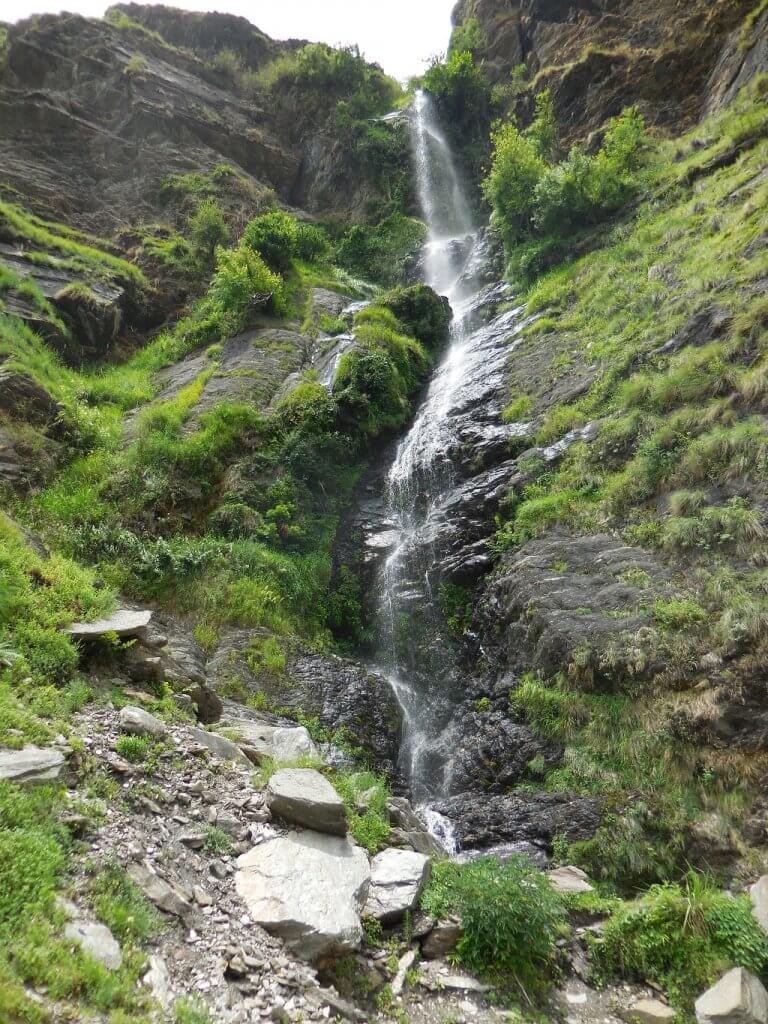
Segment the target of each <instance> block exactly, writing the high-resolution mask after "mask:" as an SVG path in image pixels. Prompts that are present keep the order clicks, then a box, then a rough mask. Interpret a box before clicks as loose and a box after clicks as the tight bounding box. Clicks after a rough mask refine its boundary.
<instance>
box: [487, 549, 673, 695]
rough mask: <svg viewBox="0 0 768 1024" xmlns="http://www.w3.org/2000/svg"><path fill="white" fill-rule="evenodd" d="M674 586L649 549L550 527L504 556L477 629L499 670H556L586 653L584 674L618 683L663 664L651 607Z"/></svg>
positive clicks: (496, 669) (603, 680)
mask: <svg viewBox="0 0 768 1024" xmlns="http://www.w3.org/2000/svg"><path fill="white" fill-rule="evenodd" d="M670 592H671V591H670V584H669V572H668V570H667V569H666V568H665V567H664V566H663V565H662V564H661V563H660V562H659V561H657V559H656V558H655V557H654V556H653V555H651V554H649V553H648V552H646V551H643V550H642V549H640V548H633V547H629V546H628V545H626V544H623V543H622V542H621V541H619V540H617V539H616V538H615V537H611V536H609V535H608V534H597V535H593V536H586V537H574V536H572V535H571V534H569V533H568V532H567V531H565V530H561V529H557V530H551V531H549V532H548V533H547V534H545V535H544V536H543V537H541V538H539V539H538V540H534V541H529V542H528V543H527V544H524V545H523V546H522V547H521V548H518V549H516V550H515V551H512V552H510V553H509V554H508V555H507V556H506V557H505V559H504V561H503V562H502V565H501V567H500V571H499V572H498V574H497V575H496V576H495V577H494V578H493V580H491V581H490V582H489V583H488V585H487V586H486V588H485V592H484V594H483V595H482V597H481V600H480V603H479V605H478V610H477V613H476V616H475V622H474V624H473V630H475V631H476V632H477V634H478V643H479V645H480V646H481V647H482V649H483V651H484V653H485V655H486V657H487V658H488V661H489V663H491V664H493V665H494V672H496V673H497V674H499V675H500V674H503V672H504V671H505V670H509V669H512V670H513V671H518V670H519V671H525V670H527V669H530V668H531V667H532V666H533V667H535V668H538V669H540V670H541V671H542V672H544V673H545V674H553V673H555V672H558V671H561V670H563V669H565V668H567V667H568V666H569V665H570V664H571V663H572V662H573V658H574V654H575V652H577V651H579V652H581V655H580V657H581V661H583V662H584V663H583V664H580V668H581V670H582V672H583V673H584V675H585V676H587V675H591V676H592V679H593V682H600V681H602V682H603V683H604V684H605V685H608V686H611V685H613V684H614V683H615V682H616V681H617V680H620V679H621V678H622V677H623V675H624V674H628V673H632V674H634V675H635V676H636V677H637V676H639V675H642V674H644V673H651V672H653V671H654V669H655V668H658V666H657V665H656V664H655V662H654V659H653V657H652V653H653V649H654V647H653V637H654V634H653V631H652V629H651V628H650V626H651V615H650V612H649V610H648V608H649V605H650V604H652V603H653V599H654V597H655V596H658V595H660V594H669V593H670ZM643 630H645V633H643V632H642V631H643ZM638 636H639V639H638Z"/></svg>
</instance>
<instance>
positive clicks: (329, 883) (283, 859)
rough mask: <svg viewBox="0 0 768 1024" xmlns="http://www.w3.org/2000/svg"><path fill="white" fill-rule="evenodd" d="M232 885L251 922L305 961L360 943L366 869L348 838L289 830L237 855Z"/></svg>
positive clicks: (367, 879) (367, 877) (363, 858)
mask: <svg viewBox="0 0 768 1024" xmlns="http://www.w3.org/2000/svg"><path fill="white" fill-rule="evenodd" d="M237 866H238V871H237V874H236V875H235V885H236V888H237V892H238V894H239V895H240V897H241V898H242V899H243V900H244V901H245V903H246V905H247V907H248V911H249V913H250V915H251V917H252V918H253V920H254V921H255V922H256V923H257V924H260V925H261V926H262V927H263V928H265V929H266V930H267V931H268V932H270V933H271V934H272V935H277V936H279V937H280V938H281V939H283V941H284V942H285V943H286V945H287V946H288V947H289V948H290V949H291V950H293V952H294V953H295V954H296V955H297V956H299V957H301V958H302V959H305V960H315V959H318V958H319V957H322V956H327V955H334V954H344V953H347V952H349V951H351V950H354V949H356V948H357V947H358V946H359V945H360V941H361V939H362V934H363V932H362V925H361V923H360V913H361V911H362V908H363V906H364V905H365V898H366V895H367V892H368V885H369V882H370V876H371V870H370V866H369V864H368V857H367V855H366V854H365V851H363V850H361V849H360V848H359V847H356V846H353V845H352V843H350V842H349V840H348V839H341V838H339V837H336V836H329V835H322V834H320V833H317V832H308V831H302V832H291V833H289V834H288V835H287V836H281V837H279V838H277V839H272V840H270V841H269V842H266V843H262V844H261V845H260V846H257V847H255V848H254V849H253V850H251V851H250V853H246V854H243V856H242V857H240V858H239V859H238V862H237Z"/></svg>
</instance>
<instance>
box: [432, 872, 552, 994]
mask: <svg viewBox="0 0 768 1024" xmlns="http://www.w3.org/2000/svg"><path fill="white" fill-rule="evenodd" d="M422 907H423V908H424V910H426V912H427V913H428V914H432V915H433V916H435V917H438V918H440V917H446V916H449V915H451V914H454V915H457V916H458V917H459V918H460V919H461V922H462V927H463V934H462V937H461V939H460V940H459V944H458V946H457V947H456V953H455V956H456V959H457V960H458V961H459V962H460V963H461V964H463V965H464V966H465V967H467V968H468V969H469V970H472V971H476V972H478V973H479V974H481V975H483V976H485V977H489V978H491V979H492V980H493V981H494V982H496V983H498V984H501V985H508V986H509V987H511V988H515V989H517V991H518V993H519V994H520V995H521V996H522V997H523V998H524V999H526V1000H527V1001H529V1002H532V1001H537V1000H539V999H541V998H543V997H544V996H545V994H546V991H547V989H548V986H549V984H550V982H551V981H552V979H553V978H554V977H555V975H556V943H557V941H558V939H560V938H561V937H562V936H563V934H564V933H565V932H566V930H567V929H566V916H565V910H564V907H563V904H562V901H561V900H560V898H559V896H557V894H556V893H555V892H554V890H553V889H552V887H551V886H550V884H549V881H548V880H547V879H546V878H545V877H544V875H542V874H541V873H540V872H538V871H536V869H535V868H533V867H532V866H531V865H530V863H529V862H528V861H526V860H525V859H524V858H521V857H512V858H511V859H510V860H509V861H508V862H507V863H505V864H500V863H499V861H497V860H494V859H493V858H490V857H489V858H483V859H480V860H476V861H472V862H470V863H468V864H456V863H455V862H452V861H440V862H438V863H436V864H435V865H434V866H433V872H432V878H431V880H430V882H429V884H428V886H427V889H426V891H425V893H424V896H423V897H422Z"/></svg>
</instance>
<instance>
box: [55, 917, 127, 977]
mask: <svg viewBox="0 0 768 1024" xmlns="http://www.w3.org/2000/svg"><path fill="white" fill-rule="evenodd" d="M64 935H65V937H66V938H67V939H70V940H71V941H72V942H75V943H77V945H78V946H79V947H80V948H81V949H82V951H83V952H84V953H87V954H88V955H89V956H92V957H93V959H94V960H98V961H99V963H101V964H103V965H104V966H105V967H106V968H107V969H108V970H110V971H117V970H119V969H120V967H121V966H122V963H123V954H122V951H121V950H120V944H119V943H118V941H117V939H116V938H115V937H114V935H113V934H112V932H111V931H110V930H109V928H107V927H106V925H103V924H97V923H96V922H94V921H71V922H70V923H69V924H68V925H67V926H66V927H65V928H64Z"/></svg>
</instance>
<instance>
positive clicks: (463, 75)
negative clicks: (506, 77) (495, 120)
mask: <svg viewBox="0 0 768 1024" xmlns="http://www.w3.org/2000/svg"><path fill="white" fill-rule="evenodd" d="M423 82H424V88H425V89H426V90H427V92H428V93H429V94H430V95H431V96H432V97H433V99H434V101H435V106H436V107H437V112H438V114H439V115H440V120H441V123H442V124H443V125H445V127H446V131H447V132H448V134H449V135H450V137H451V139H452V141H453V143H454V145H455V146H456V147H457V148H458V151H459V152H460V153H461V155H462V157H463V159H464V162H465V163H466V165H467V167H468V168H469V169H470V170H471V171H472V173H473V174H474V172H475V171H478V172H479V166H480V162H481V159H482V156H483V155H484V153H485V138H486V134H487V130H488V124H489V122H490V111H491V87H490V83H489V81H488V78H487V76H486V74H485V72H484V71H483V69H482V67H480V65H478V64H476V63H475V60H474V58H473V56H472V54H471V53H470V52H468V51H463V52H458V51H457V50H455V49H454V50H452V52H451V53H450V54H449V55H448V57H447V58H446V59H445V60H440V59H436V60H434V61H433V62H432V64H431V66H430V67H429V69H428V70H427V72H426V74H425V75H424V79H423Z"/></svg>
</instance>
